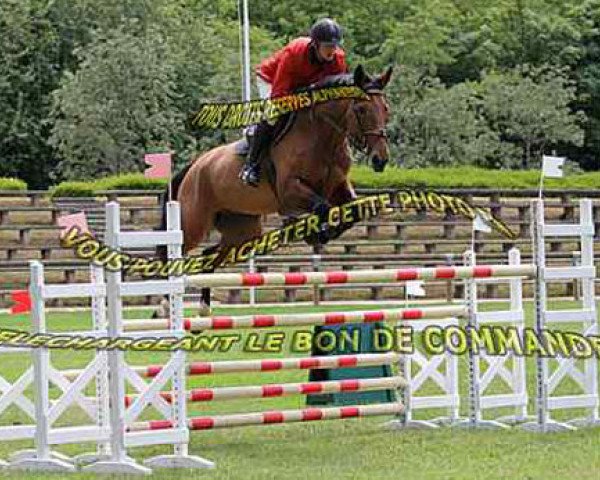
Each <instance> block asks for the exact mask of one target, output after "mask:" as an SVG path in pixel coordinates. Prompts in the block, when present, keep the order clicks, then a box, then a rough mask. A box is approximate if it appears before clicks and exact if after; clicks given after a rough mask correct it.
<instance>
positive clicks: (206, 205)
mask: <svg viewBox="0 0 600 480" xmlns="http://www.w3.org/2000/svg"><path fill="white" fill-rule="evenodd" d="M391 74H392V68H391V67H390V68H388V69H387V70H386V71H385V72H384V73H382V74H380V75H377V76H374V77H372V76H370V75H369V74H367V73H366V72H365V71H364V69H363V67H362V66H358V67H357V68H356V69H355V71H354V72H353V74H352V73H351V74H346V75H342V76H339V75H338V76H336V78H335V79H333V80H332V81H330V80H328V79H325V80H324V81H322V82H320V83H319V84H318V85H315V86H316V87H319V88H322V87H326V86H331V85H332V82H335V83H336V84H337V85H339V84H340V82H345V84H346V85H354V86H357V87H360V88H361V89H362V91H363V92H365V94H366V95H364V96H363V97H360V98H343V99H336V100H331V101H328V102H324V103H321V104H317V105H314V106H312V107H310V108H307V109H305V110H300V111H298V112H296V113H295V115H294V117H295V118H294V119H293V124H291V126H290V125H288V128H285V129H284V131H283V132H281V133H280V134H279V135H276V137H275V139H274V141H273V142H272V144H271V145H270V147H269V148H268V149H265V150H267V151H266V152H264V153H263V155H262V159H261V161H262V162H263V165H265V164H266V165H265V166H266V167H267V168H265V169H264V170H266V171H267V172H265V173H267V174H266V175H263V177H262V179H261V182H260V184H259V185H258V187H252V186H248V185H245V184H244V183H243V182H242V181H241V180H240V179H239V178H238V174H239V171H240V168H241V166H242V162H241V158H240V155H239V154H238V147H239V145H236V144H237V143H238V142H234V143H230V144H227V145H222V146H219V147H216V148H213V149H212V150H210V151H208V152H206V153H204V154H202V155H200V156H199V157H197V158H196V159H194V160H193V161H192V162H190V163H189V164H188V165H186V166H185V167H184V168H183V170H181V171H180V172H179V173H178V174H177V175H175V176H174V177H173V179H172V181H171V196H172V198H173V200H177V201H178V202H179V203H180V206H181V227H182V230H183V254H184V255H185V254H186V253H187V252H189V251H190V250H192V249H193V248H195V247H197V246H198V245H199V244H200V243H201V242H202V241H203V240H204V239H205V238H206V237H207V236H208V234H209V233H210V231H211V230H212V229H213V228H214V229H216V230H217V231H218V232H219V233H220V234H221V237H220V241H219V243H218V245H216V246H214V247H211V248H210V251H214V250H215V249H217V248H218V249H220V251H221V252H227V250H228V249H229V248H230V247H232V246H236V245H240V244H242V243H243V242H245V241H248V240H250V239H252V238H255V237H257V236H260V234H261V233H262V229H261V216H262V215H266V214H271V213H278V214H280V215H283V216H287V217H294V216H297V215H301V214H306V213H308V212H311V211H315V210H318V211H323V210H324V209H326V208H328V207H329V206H333V205H341V204H344V203H346V202H349V201H351V200H353V199H355V198H356V194H355V192H354V189H353V188H352V185H351V183H350V181H349V180H348V172H349V170H350V166H351V157H350V154H349V141H354V142H357V143H359V144H360V145H361V146H362V147H363V148H365V150H366V153H367V155H368V158H369V161H370V163H371V164H372V167H373V169H374V170H375V171H377V172H382V171H383V170H384V169H385V165H386V163H387V162H388V160H389V148H388V145H387V136H386V133H385V126H386V124H387V122H388V120H389V105H388V104H387V101H386V98H385V95H384V92H383V90H384V88H385V87H386V85H387V84H388V82H389V81H390V77H391ZM163 197H164V198H165V197H166V195H164V196H163ZM165 226H166V200H165V201H164V202H163V205H162V217H161V226H160V227H159V229H161V230H164V229H165ZM350 226H351V225H349V224H342V225H340V226H339V227H336V228H335V229H333V230H332V231H330V232H328V237H327V238H326V239H323V238H322V237H321V236H319V238H318V239H315V238H312V239H311V241H312V242H315V241H319V242H323V243H324V242H326V241H327V240H328V239H332V238H336V237H337V236H339V235H341V233H342V232H343V231H344V230H346V229H348V228H350ZM205 253H207V250H205V251H204V252H203V254H205ZM157 256H158V257H159V258H161V259H166V248H164V247H162V248H160V247H159V248H158V249H157ZM218 264H219V260H217V261H216V262H215V265H217V266H218ZM213 271H214V270H213ZM167 304H168V303H165V302H162V303H161V306H162V308H163V310H162V311H161V312H160V313H158V311H157V312H155V316H164V315H165V311H164V308H165V307H166V305H167ZM202 304H203V308H204V311H206V310H207V309H208V311H210V291H209V290H208V289H206V288H203V289H202Z"/></svg>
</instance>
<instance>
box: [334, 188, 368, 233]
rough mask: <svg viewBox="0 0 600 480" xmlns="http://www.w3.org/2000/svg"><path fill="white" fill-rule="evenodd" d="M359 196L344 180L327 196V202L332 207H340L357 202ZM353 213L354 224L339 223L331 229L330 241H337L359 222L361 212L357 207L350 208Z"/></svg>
mask: <svg viewBox="0 0 600 480" xmlns="http://www.w3.org/2000/svg"><path fill="white" fill-rule="evenodd" d="M356 198H358V197H357V195H356V192H355V191H354V188H352V185H351V184H350V182H349V181H348V180H344V181H342V182H340V183H339V184H337V185H336V186H335V187H334V188H333V189H332V190H331V191H330V192H329V193H328V195H327V200H328V202H329V203H330V204H331V205H335V206H339V205H344V204H347V203H351V202H352V201H353V200H356ZM350 210H351V212H352V218H353V221H352V222H344V223H339V224H338V225H336V226H334V227H329V231H328V238H329V240H335V239H336V238H338V237H339V236H340V235H342V233H344V232H345V231H346V230H349V229H351V228H352V227H353V226H354V225H355V224H356V223H358V222H359V221H360V220H359V211H358V207H357V206H356V205H353V206H351V207H350Z"/></svg>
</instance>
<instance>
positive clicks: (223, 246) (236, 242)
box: [215, 212, 262, 268]
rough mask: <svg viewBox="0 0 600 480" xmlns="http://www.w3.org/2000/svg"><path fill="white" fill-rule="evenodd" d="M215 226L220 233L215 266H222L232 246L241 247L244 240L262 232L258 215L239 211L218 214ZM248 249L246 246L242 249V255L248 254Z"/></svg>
mask: <svg viewBox="0 0 600 480" xmlns="http://www.w3.org/2000/svg"><path fill="white" fill-rule="evenodd" d="M215 228H216V229H217V230H218V231H219V232H220V233H221V240H220V242H219V247H220V250H221V254H220V255H219V257H218V258H217V259H216V262H215V266H216V268H218V267H220V266H222V264H223V263H224V261H225V260H226V259H227V257H228V254H229V252H230V250H231V248H232V247H241V246H242V245H243V244H244V242H246V241H248V240H251V239H252V238H255V237H258V236H260V234H261V232H262V228H261V223H260V215H245V214H241V213H229V212H227V213H221V214H219V215H218V217H217V220H216V223H215ZM248 250H249V249H247V248H246V249H244V251H243V254H244V257H246V256H247V255H248V254H249V252H248ZM240 253H241V252H240ZM236 256H237V252H236Z"/></svg>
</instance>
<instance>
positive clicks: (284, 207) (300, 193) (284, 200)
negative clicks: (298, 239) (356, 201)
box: [279, 177, 329, 245]
mask: <svg viewBox="0 0 600 480" xmlns="http://www.w3.org/2000/svg"><path fill="white" fill-rule="evenodd" d="M279 200H280V206H279V214H280V215H283V216H287V217H288V219H287V222H286V223H290V221H293V220H294V218H295V217H296V216H297V215H301V214H305V213H315V214H317V215H318V216H319V218H320V222H319V223H320V225H321V227H322V228H321V230H320V232H319V233H318V234H315V233H312V234H311V235H309V236H307V237H306V238H305V241H306V243H308V244H309V245H315V244H325V243H327V242H328V240H329V235H328V232H327V229H328V225H327V215H328V211H329V202H328V201H327V199H326V198H325V197H324V196H323V195H322V194H320V193H319V192H318V191H317V190H316V189H314V188H313V187H311V186H310V185H309V184H308V183H307V182H306V181H303V180H302V179H300V178H298V177H292V178H290V179H289V180H288V181H286V182H284V183H283V184H282V186H281V187H280V188H279ZM290 217H291V218H290Z"/></svg>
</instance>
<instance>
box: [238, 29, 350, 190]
mask: <svg viewBox="0 0 600 480" xmlns="http://www.w3.org/2000/svg"><path fill="white" fill-rule="evenodd" d="M341 41H342V29H341V28H340V26H339V25H338V24H337V23H336V22H335V21H334V20H331V19H330V18H323V19H321V20H318V21H317V22H316V23H315V24H314V25H313V26H312V28H311V29H310V37H300V38H297V39H296V40H293V41H292V42H290V43H289V44H288V45H286V46H285V47H284V48H282V49H281V50H279V51H277V52H276V53H275V54H273V55H272V56H271V57H269V58H267V59H266V60H264V61H263V62H262V63H261V64H260V65H259V66H258V67H257V68H256V83H257V86H258V91H259V95H260V97H261V98H262V99H266V98H269V97H271V98H273V97H280V96H283V95H289V94H291V93H293V91H294V90H296V89H298V88H301V87H307V86H309V85H311V84H313V83H316V82H318V81H319V80H321V79H323V78H324V77H327V76H329V75H338V74H341V73H347V72H348V67H347V66H346V60H345V54H344V50H342V48H341V47H340V43H341ZM252 130H254V131H252ZM252 130H250V131H248V132H247V134H248V135H250V136H253V137H254V140H253V141H251V142H250V143H251V147H250V151H249V153H248V156H247V158H246V162H245V164H244V167H243V168H242V170H241V171H240V178H241V179H242V181H243V182H244V183H246V184H247V185H251V186H253V187H256V186H258V183H259V182H260V174H261V171H260V170H261V169H260V165H259V162H258V159H259V157H260V153H261V151H262V150H263V149H264V148H265V147H266V146H267V145H269V142H270V140H271V137H272V134H273V125H271V124H270V123H268V122H267V121H265V120H263V121H262V122H261V123H259V124H258V125H257V126H256V128H255V129H252Z"/></svg>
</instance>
